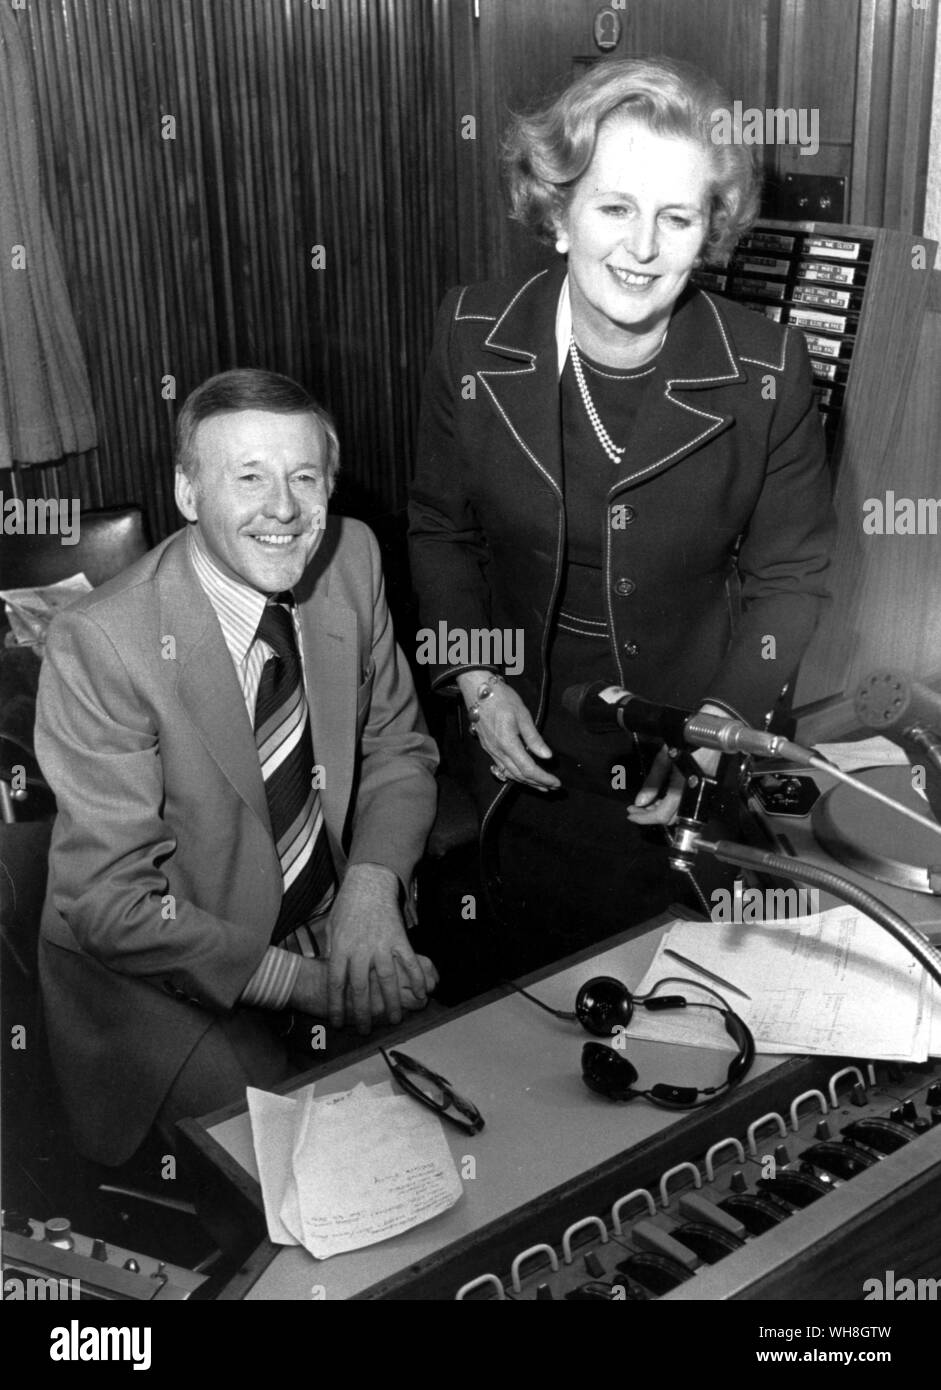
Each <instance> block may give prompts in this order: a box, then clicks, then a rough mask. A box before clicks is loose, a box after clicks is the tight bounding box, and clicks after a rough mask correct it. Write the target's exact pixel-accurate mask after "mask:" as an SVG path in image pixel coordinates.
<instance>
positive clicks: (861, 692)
mask: <svg viewBox="0 0 941 1390" xmlns="http://www.w3.org/2000/svg"><path fill="white" fill-rule="evenodd" d="M853 704H854V708H855V710H856V714H857V716H858V718H859V721H860V723H861V724H863V725H864V727H865V728H867V729H878V730H879V732H880V733H882V734H885V736H886V738H890V739H893V741H894V742H898V738H899V737H901V738H910V737H911V736H912V734H915V733H926V732H927V733H934V734H937V733H938V731H939V730H941V695H939V694H938V692H937V691H936V690H931V689H930V688H929V687H928V686H927V685H921V684H920V683H919V682H918V681H914V680H911V679H910V678H909V677H908V676H906V675H905V674H904V673H902V672H900V671H890V670H881V671H873V673H872V674H871V675H869V676H867V677H866V679H865V680H864V681H862V682H861V683H860V686H859V689H858V690H857V691H856V698H855V700H854V701H853Z"/></svg>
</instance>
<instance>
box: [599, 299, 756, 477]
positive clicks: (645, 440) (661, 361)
mask: <svg viewBox="0 0 941 1390" xmlns="http://www.w3.org/2000/svg"><path fill="white" fill-rule="evenodd" d="M743 380H744V374H743V372H742V370H741V367H740V365H739V363H738V360H737V358H736V357H735V354H734V352H733V350H732V346H731V343H730V342H729V339H728V336H727V334H726V333H725V330H724V327H723V325H722V321H721V319H720V317H719V314H718V311H717V309H716V308H715V305H714V304H713V302H712V300H711V299H708V298H707V297H706V295H704V294H703V293H702V292H701V291H699V290H696V289H687V290H686V291H684V293H683V294H682V295H681V296H680V299H679V301H678V303H677V305H676V307H675V309H674V310H673V316H672V318H671V320H670V329H669V332H668V334H667V340H666V342H665V343H664V346H663V351H662V352H661V354H660V357H659V358H658V361H657V371H656V374H655V376H654V378H653V381H652V382H651V389H650V393H649V395H648V396H647V398H646V400H645V401H644V406H643V409H642V410H641V411H640V413H639V415H638V418H637V422H636V424H635V426H634V430H633V432H632V434H631V437H630V440H629V442H628V447H627V453H626V455H625V458H624V465H625V468H624V472H623V473H622V474H621V476H620V477H619V478H618V480H617V482H616V483H615V484H614V485H613V487H612V488H611V491H610V493H609V496H610V495H612V494H613V493H616V492H618V491H620V490H621V489H622V488H625V487H629V486H632V485H633V484H635V483H638V482H640V481H642V480H644V479H646V478H649V477H652V476H653V475H654V474H656V473H659V472H661V471H662V470H663V469H665V468H668V467H670V466H671V465H672V464H674V463H676V462H678V460H679V459H681V458H684V457H685V456H686V455H687V454H689V453H692V451H693V450H694V449H699V448H701V447H702V446H703V445H704V444H707V443H708V442H709V441H710V440H711V439H714V438H715V436H716V435H717V434H721V433H722V431H723V430H725V429H727V428H728V427H729V425H730V424H731V423H732V418H733V417H732V416H731V415H723V414H720V413H718V412H716V411H715V410H710V409H708V407H706V406H705V405H703V404H702V403H701V402H699V401H697V400H696V399H695V397H694V396H693V395H692V394H691V393H693V392H695V391H699V390H703V389H704V388H710V387H715V386H723V385H729V384H731V383H732V382H734V381H743Z"/></svg>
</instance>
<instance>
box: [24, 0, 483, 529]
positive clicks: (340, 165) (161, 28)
mask: <svg viewBox="0 0 941 1390" xmlns="http://www.w3.org/2000/svg"><path fill="white" fill-rule="evenodd" d="M470 12H471V2H470V0H408V3H407V4H402V3H400V0H325V3H324V4H323V6H322V7H317V6H316V5H315V4H314V3H311V0H108V3H101V0H56V3H49V4H41V5H30V6H28V7H27V9H26V10H24V11H22V12H20V15H19V19H20V23H21V25H22V27H23V35H24V40H25V42H26V45H27V50H28V52H29V53H30V54H31V57H32V62H33V66H34V77H35V88H36V100H37V107H38V121H39V128H40V131H41V138H42V145H43V151H44V161H45V170H46V191H47V201H48V204H49V210H50V216H51V219H52V223H53V227H54V229H55V232H56V235H57V239H58V243H59V246H60V249H61V251H62V255H63V259H64V262H65V266H66V274H67V278H68V282H69V289H70V293H71V296H72V302H73V307H74V311H75V317H76V321H77V324H78V328H79V334H80V336H81V338H82V341H83V345H84V348H85V351H86V355H87V360H88V366H89V372H90V375H91V377H92V381H93V387H94V391H95V398H96V413H97V415H98V421H99V430H100V440H101V442H100V446H99V449H98V450H97V451H96V454H95V455H94V456H93V457H90V458H86V459H82V460H71V461H68V462H67V463H65V464H63V465H62V466H59V467H57V468H44V469H31V470H23V471H21V472H20V474H19V477H18V478H17V479H16V480H15V481H14V480H13V479H8V480H0V481H3V482H4V486H5V487H6V488H7V490H8V491H13V489H14V486H15V487H18V488H19V490H20V491H21V494H22V495H35V494H38V493H42V492H47V493H52V494H55V493H57V492H60V493H61V494H62V495H71V496H77V497H79V498H80V499H81V500H82V501H83V503H85V504H86V505H101V504H104V503H108V502H114V501H122V500H130V501H138V502H140V503H142V505H143V506H144V507H145V509H146V511H147V513H148V520H149V523H150V527H151V530H152V532H153V534H154V536H155V537H159V536H161V535H164V534H166V533H167V532H168V531H170V530H172V529H173V528H174V527H175V526H176V524H177V518H176V514H175V510H174V507H173V502H172V490H171V486H170V483H171V474H170V456H171V437H172V422H173V419H174V417H175V413H176V410H177V408H178V406H179V403H180V401H181V400H182V398H183V396H184V395H185V394H186V392H187V391H189V390H190V389H191V388H192V387H193V386H195V385H196V384H198V382H200V381H201V380H203V379H204V378H205V377H207V376H209V375H210V374H211V373H213V372H215V371H219V370H222V369H223V368H225V367H229V366H234V365H240V366H252V365H257V366H265V367H270V368H273V369H275V370H278V371H283V372H287V373H288V374H290V375H292V376H295V377H297V378H299V379H300V380H302V381H304V382H305V383H306V384H307V385H308V386H309V387H310V388H311V389H312V390H313V391H314V392H315V394H317V395H318V396H319V397H320V398H321V399H322V400H323V401H324V403H325V404H326V405H328V406H329V407H330V408H331V409H332V410H333V411H334V413H335V414H336V416H337V420H338V424H339V429H340V436H341V442H342V445H343V474H342V481H341V490H342V493H343V494H344V496H343V501H344V503H345V504H346V505H347V506H348V507H351V508H352V509H354V510H360V511H366V512H368V511H380V510H386V509H389V508H393V507H397V506H400V505H402V503H403V501H404V498H405V489H406V483H407V479H408V476H409V472H410V465H411V457H410V456H411V445H412V439H413V436H414V429H415V422H416V414H417V405H418V397H419V391H420V382H421V376H422V372H423V369H424V362H425V359H426V357H427V352H428V347H429V343H430V336H431V327H432V322H433V313H434V308H435V305H436V303H437V301H438V300H439V299H440V297H441V295H442V293H443V292H444V290H445V289H446V288H447V286H448V285H449V284H451V283H453V282H454V281H455V280H456V279H457V278H458V274H457V255H458V250H459V246H460V240H461V237H462V236H463V237H465V238H466V228H465V227H463V226H462V225H461V213H462V210H461V208H460V205H459V199H458V197H457V192H456V188H457V176H456V170H457V167H458V158H457V154H458V153H459V152H458V151H456V148H455V147H456V145H457V144H458V143H459V132H458V128H457V122H456V119H455V95H454V83H453V79H452V57H451V54H452V38H451V31H452V25H453V24H458V23H462V24H465V25H466V24H467V23H468V22H469V19H468V16H469V15H470ZM168 119H172V121H173V122H175V129H172V130H171V128H170V127H169V125H168V124H167V121H168ZM170 134H172V135H173V136H174V137H175V138H172V139H169V138H164V137H165V136H167V135H170ZM315 246H322V247H323V248H324V258H325V264H324V268H323V269H315V268H313V267H312V264H311V248H312V247H315ZM168 376H172V377H173V378H174V379H175V390H176V400H175V401H174V400H167V399H164V394H165V393H164V392H163V391H162V386H161V383H162V381H163V379H164V378H165V377H168Z"/></svg>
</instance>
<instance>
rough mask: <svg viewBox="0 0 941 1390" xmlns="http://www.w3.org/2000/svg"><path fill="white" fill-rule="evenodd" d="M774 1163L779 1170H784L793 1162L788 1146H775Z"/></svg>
mask: <svg viewBox="0 0 941 1390" xmlns="http://www.w3.org/2000/svg"><path fill="white" fill-rule="evenodd" d="M774 1161H775V1163H776V1164H777V1165H778V1167H779V1168H784V1167H785V1166H786V1165H787V1164H788V1163H790V1161H791V1155H790V1154H789V1153H788V1151H787V1145H786V1144H775V1146H774Z"/></svg>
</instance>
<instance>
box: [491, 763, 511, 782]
mask: <svg viewBox="0 0 941 1390" xmlns="http://www.w3.org/2000/svg"><path fill="white" fill-rule="evenodd" d="M490 772H491V774H492V776H494V777H496V779H497V781H498V782H505V781H506V779H507V775H508V774H507V770H506V768H505V767H498V766H497V764H496V763H491V764H490Z"/></svg>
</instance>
